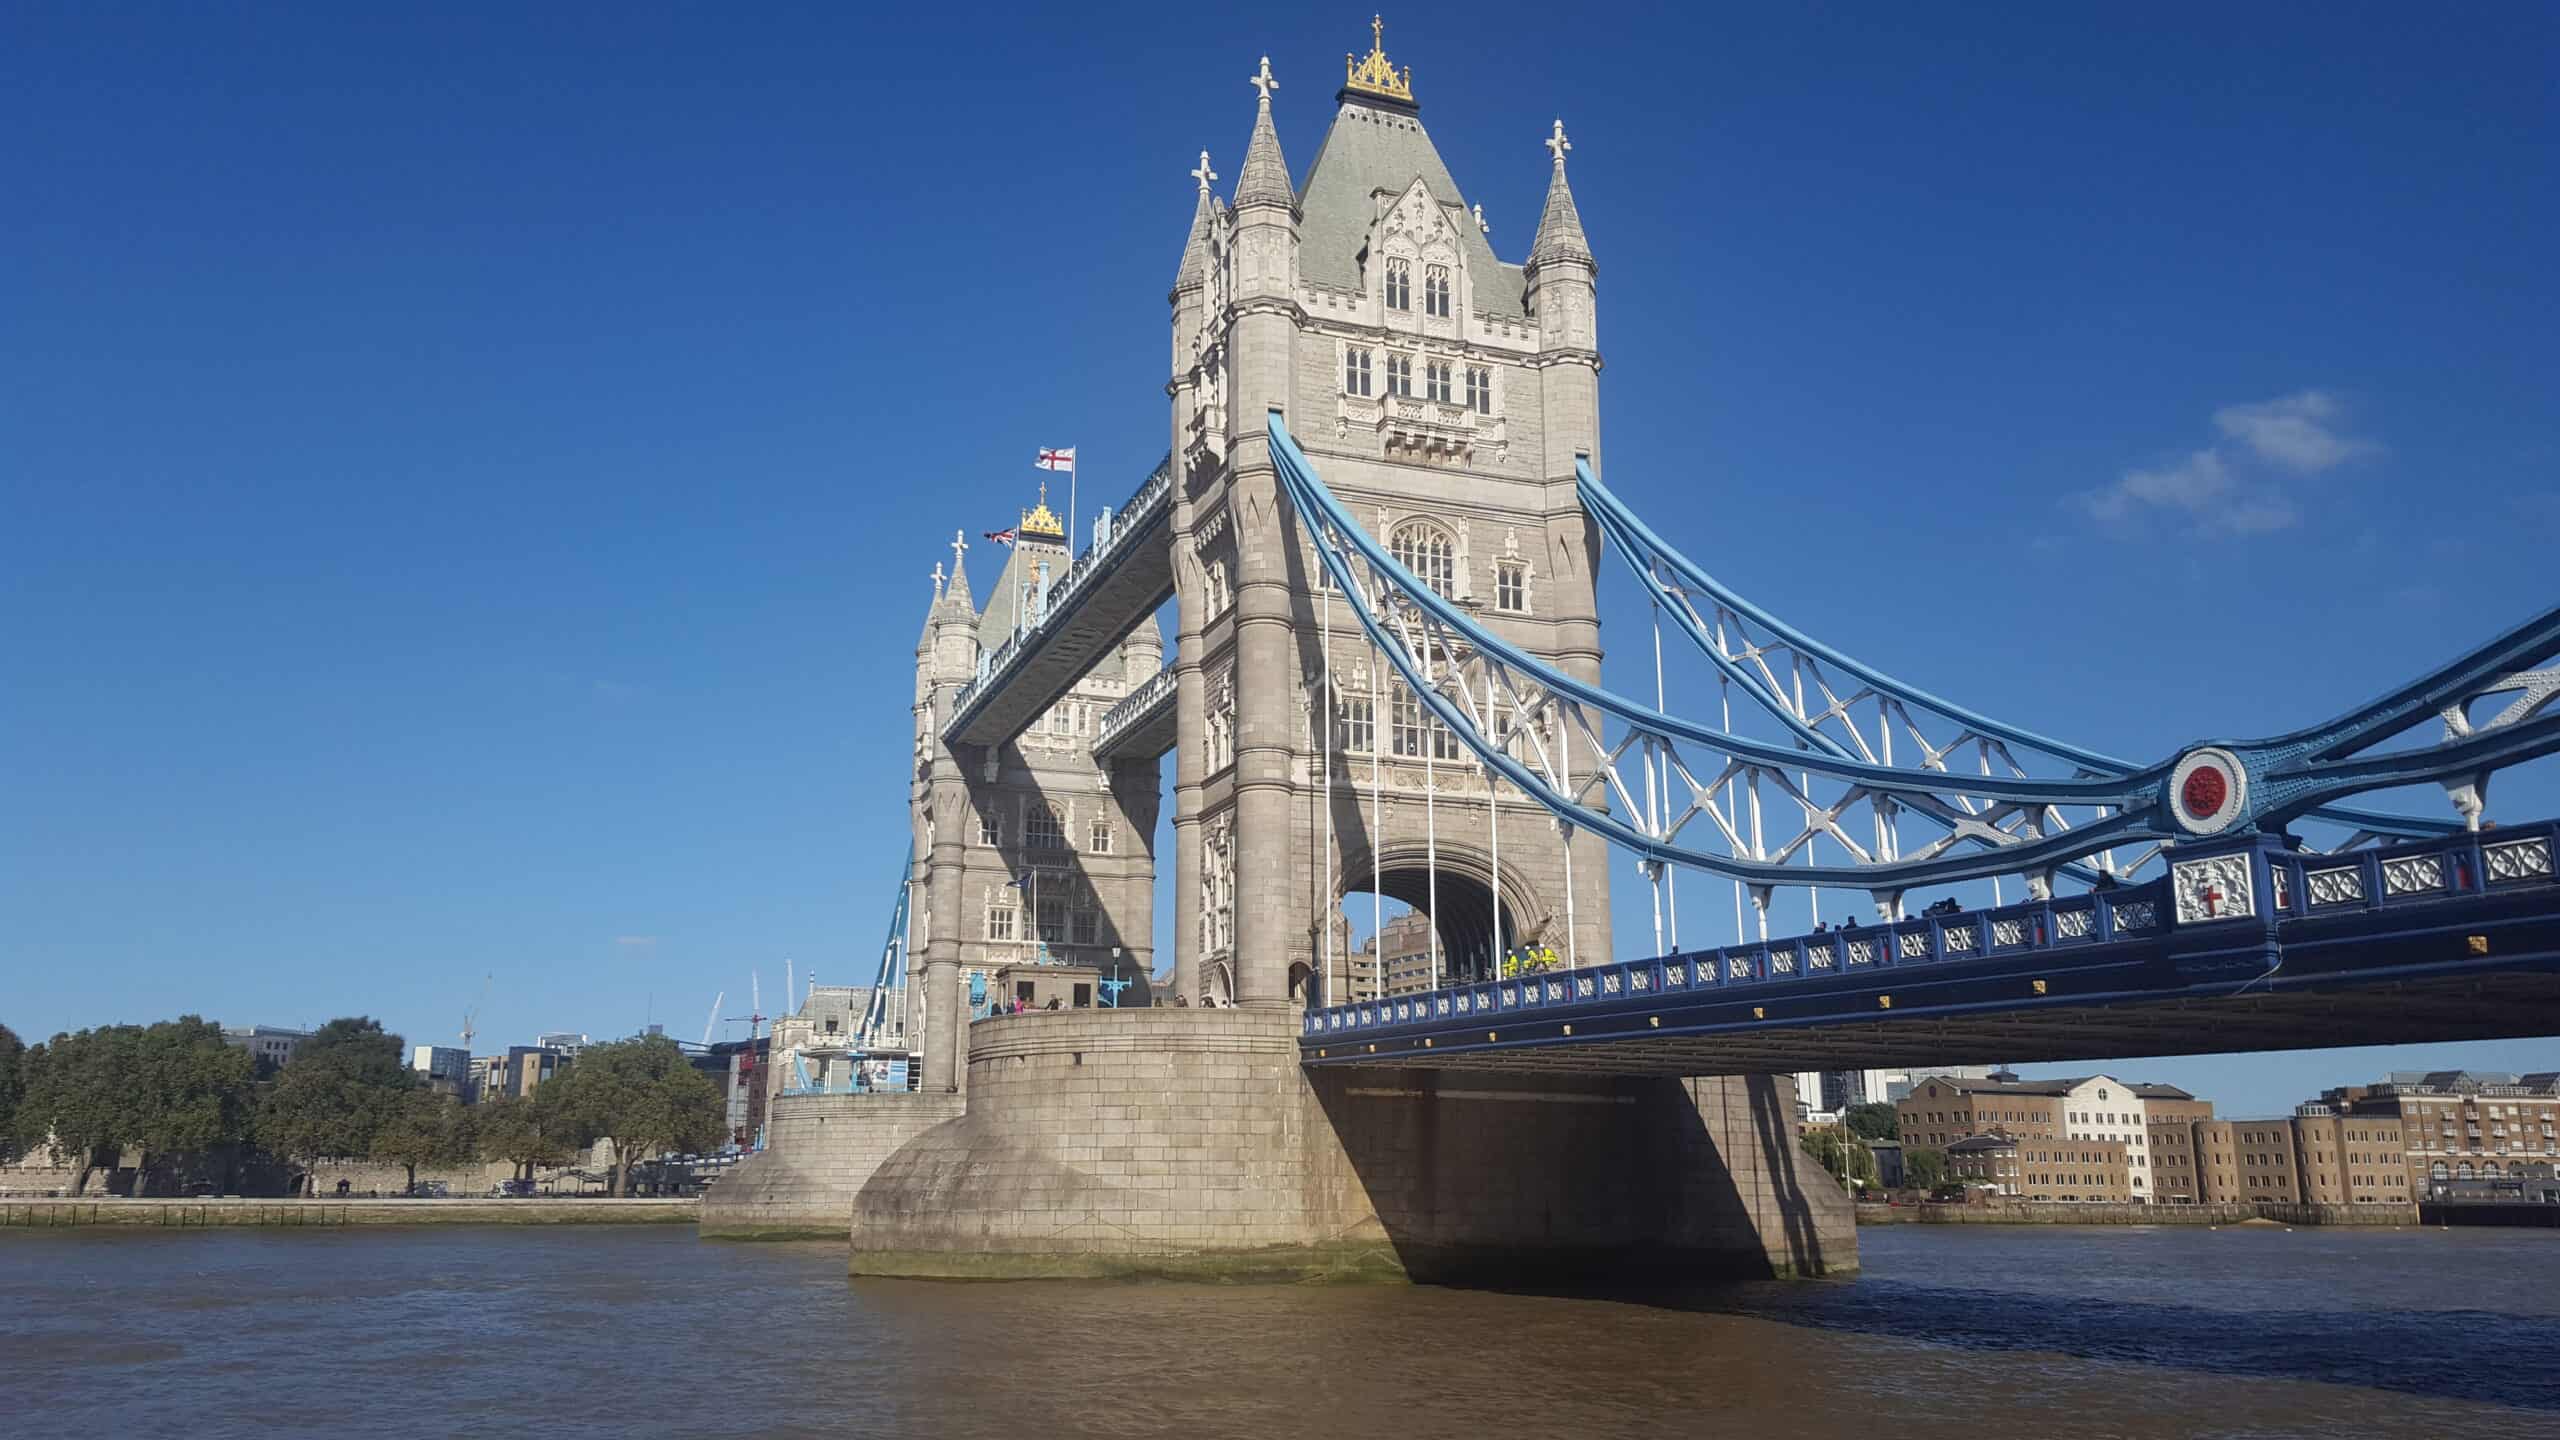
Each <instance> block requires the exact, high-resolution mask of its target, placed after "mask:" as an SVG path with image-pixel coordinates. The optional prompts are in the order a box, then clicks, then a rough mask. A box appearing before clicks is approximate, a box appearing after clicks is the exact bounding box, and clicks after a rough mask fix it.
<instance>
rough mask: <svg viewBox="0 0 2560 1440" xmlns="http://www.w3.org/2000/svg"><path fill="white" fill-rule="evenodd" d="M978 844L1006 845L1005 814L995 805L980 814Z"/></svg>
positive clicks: (982, 810)
mask: <svg viewBox="0 0 2560 1440" xmlns="http://www.w3.org/2000/svg"><path fill="white" fill-rule="evenodd" d="M978 843H979V844H981V845H1001V844H1003V843H1004V812H1002V811H1001V810H998V809H997V808H996V807H995V806H993V805H989V806H987V807H985V808H984V809H981V810H980V811H979V812H978Z"/></svg>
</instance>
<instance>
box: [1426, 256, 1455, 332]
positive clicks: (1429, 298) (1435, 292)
mask: <svg viewBox="0 0 2560 1440" xmlns="http://www.w3.org/2000/svg"><path fill="white" fill-rule="evenodd" d="M1422 313H1423V314H1425V315H1436V316H1438V317H1440V318H1441V319H1443V320H1446V319H1448V318H1449V267H1448V266H1446V265H1433V266H1430V267H1428V268H1426V269H1425V270H1424V271H1423V272H1422Z"/></svg>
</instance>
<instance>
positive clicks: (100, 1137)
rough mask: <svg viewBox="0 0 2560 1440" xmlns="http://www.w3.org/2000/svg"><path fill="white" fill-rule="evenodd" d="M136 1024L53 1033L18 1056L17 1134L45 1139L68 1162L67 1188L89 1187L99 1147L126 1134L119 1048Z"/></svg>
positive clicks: (110, 1148) (117, 1143)
mask: <svg viewBox="0 0 2560 1440" xmlns="http://www.w3.org/2000/svg"><path fill="white" fill-rule="evenodd" d="M138 1033H139V1027H136V1026H132V1025H110V1026H106V1027H103V1028H100V1029H96V1030H82V1031H80V1032H78V1033H76V1034H65V1035H56V1036H54V1037H53V1038H52V1039H51V1040H48V1041H46V1042H45V1043H43V1044H41V1045H38V1046H36V1047H34V1048H33V1049H31V1050H29V1051H28V1052H27V1055H26V1059H25V1060H24V1061H23V1062H22V1072H23V1073H24V1075H25V1077H26V1084H25V1089H24V1090H23V1092H22V1093H21V1094H20V1095H19V1097H18V1112H17V1114H18V1118H17V1127H18V1137H19V1139H21V1140H23V1141H25V1142H26V1143H28V1144H31V1145H35V1144H50V1145H51V1146H52V1147H53V1150H54V1153H55V1155H56V1156H57V1157H58V1158H61V1159H64V1160H67V1161H69V1162H70V1164H71V1166H72V1176H71V1193H72V1194H74V1195H79V1194H82V1193H84V1192H85V1191H87V1190H88V1188H89V1174H90V1172H91V1171H92V1170H95V1169H96V1168H97V1163H98V1157H99V1155H100V1154H101V1153H109V1159H108V1164H109V1165H113V1164H114V1163H115V1162H114V1159H113V1155H112V1153H110V1152H114V1151H117V1150H121V1149H122V1148H123V1147H124V1144H125V1142H126V1141H127V1140H129V1139H130V1138H131V1137H132V1116H131V1112H130V1110H129V1109H128V1108H127V1107H126V1105H125V1104H124V1102H123V1096H122V1076H123V1071H124V1062H125V1054H126V1051H127V1049H128V1048H129V1046H130V1045H131V1044H132V1040H133V1037H134V1036H135V1035H136V1034H138Z"/></svg>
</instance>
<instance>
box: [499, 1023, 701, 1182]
mask: <svg viewBox="0 0 2560 1440" xmlns="http://www.w3.org/2000/svg"><path fill="white" fill-rule="evenodd" d="M554 1086H558V1087H559V1088H560V1093H559V1094H558V1096H556V1097H555V1101H556V1103H557V1104H558V1105H559V1107H560V1113H561V1115H562V1116H563V1117H565V1118H566V1119H567V1120H568V1122H569V1123H570V1124H571V1125H573V1126H574V1127H576V1133H577V1135H578V1136H579V1138H580V1140H581V1141H582V1142H583V1141H591V1140H610V1141H612V1142H613V1157H614V1164H613V1186H612V1191H611V1193H613V1194H615V1195H620V1194H622V1193H623V1192H624V1191H625V1190H626V1189H628V1188H629V1186H630V1181H631V1167H632V1166H633V1165H635V1164H637V1163H639V1162H640V1161H642V1160H645V1159H647V1158H648V1157H650V1156H652V1155H656V1154H659V1153H661V1152H663V1151H667V1150H708V1149H710V1148H711V1147H712V1146H714V1145H717V1144H719V1143H720V1136H721V1129H722V1126H723V1124H724V1123H725V1119H726V1117H725V1115H724V1114H723V1112H722V1104H721V1096H720V1087H719V1086H717V1085H714V1084H713V1083H711V1080H710V1079H709V1077H707V1076H705V1075H704V1074H703V1073H702V1072H701V1071H699V1070H696V1069H694V1068H693V1063H692V1062H691V1061H689V1060H687V1059H685V1057H684V1052H683V1051H682V1050H679V1049H677V1048H676V1042H674V1041H673V1040H670V1039H668V1038H667V1037H665V1036H664V1035H644V1036H641V1037H639V1038H637V1039H633V1040H616V1041H613V1042H612V1043H610V1044H606V1045H594V1046H590V1047H588V1048H587V1049H586V1050H585V1051H584V1052H582V1053H581V1054H580V1055H579V1056H578V1062H577V1063H576V1064H575V1065H572V1066H570V1067H569V1068H568V1069H567V1070H566V1071H563V1072H562V1073H560V1074H558V1075H555V1076H553V1077H552V1078H551V1079H549V1080H546V1081H544V1082H543V1083H542V1085H541V1087H540V1090H542V1091H548V1090H550V1089H552V1087H554ZM537 1093H539V1092H537Z"/></svg>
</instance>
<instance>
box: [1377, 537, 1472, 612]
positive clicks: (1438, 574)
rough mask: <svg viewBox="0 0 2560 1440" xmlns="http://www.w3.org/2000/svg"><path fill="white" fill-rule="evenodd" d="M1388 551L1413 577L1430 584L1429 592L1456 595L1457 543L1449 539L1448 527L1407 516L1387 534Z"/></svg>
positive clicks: (1446, 596)
mask: <svg viewBox="0 0 2560 1440" xmlns="http://www.w3.org/2000/svg"><path fill="white" fill-rule="evenodd" d="M1387 553H1389V554H1390V555H1392V556H1394V557H1395V562H1396V563H1397V564H1399V565H1401V566H1403V567H1404V568H1405V569H1406V570H1408V571H1411V572H1412V574H1413V578H1415V579H1417V580H1419V581H1421V582H1422V583H1423V584H1425V585H1428V586H1430V587H1431V590H1432V593H1434V594H1436V595H1438V596H1439V597H1440V598H1442V599H1443V600H1447V599H1451V598H1454V597H1455V595H1456V593H1457V588H1458V547H1457V546H1455V545H1453V544H1451V543H1450V541H1449V535H1448V532H1447V531H1444V530H1442V529H1441V528H1440V527H1439V526H1437V525H1433V524H1430V523H1428V522H1426V521H1421V520H1408V521H1406V522H1405V523H1404V524H1402V525H1400V526H1397V527H1396V532H1395V534H1394V535H1392V536H1390V537H1389V538H1388V540H1387Z"/></svg>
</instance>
